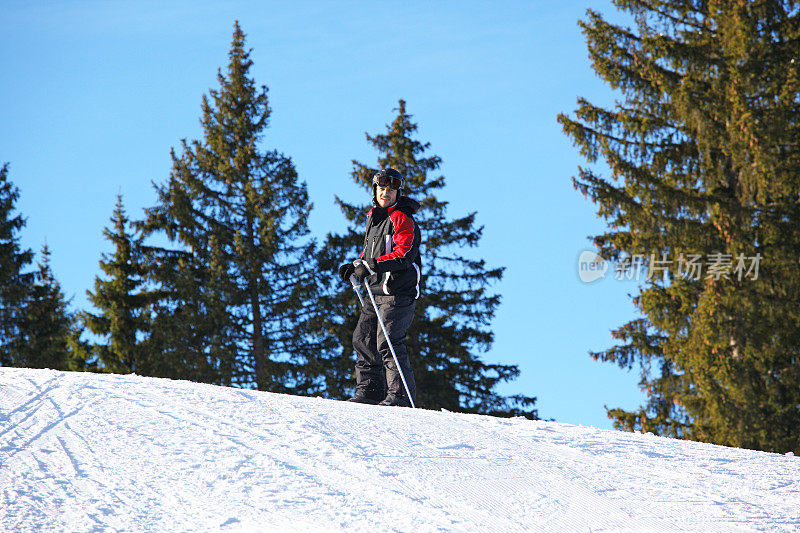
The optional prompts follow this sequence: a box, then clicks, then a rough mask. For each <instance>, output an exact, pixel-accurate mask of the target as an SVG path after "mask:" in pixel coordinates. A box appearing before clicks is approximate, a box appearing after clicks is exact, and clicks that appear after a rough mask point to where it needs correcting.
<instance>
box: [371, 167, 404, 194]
mask: <svg viewBox="0 0 800 533" xmlns="http://www.w3.org/2000/svg"><path fill="white" fill-rule="evenodd" d="M404 181H405V180H404V179H403V175H402V174H400V172H398V171H397V170H395V169H393V168H384V169H382V170H379V171H378V172H376V173H375V175H374V176H373V177H372V191H373V192H375V189H376V188H377V187H391V188H392V189H395V190H397V192H398V194H399V193H400V192H401V191H402V190H403V185H404Z"/></svg>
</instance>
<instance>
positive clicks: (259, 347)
mask: <svg viewBox="0 0 800 533" xmlns="http://www.w3.org/2000/svg"><path fill="white" fill-rule="evenodd" d="M250 53H251V51H250V50H246V49H245V34H244V33H243V32H242V30H241V28H240V27H239V24H238V22H237V23H236V24H235V27H234V33H233V43H232V46H231V50H230V52H229V54H228V57H229V63H228V69H227V73H226V74H223V73H222V71H220V72H219V74H218V81H219V89H218V90H211V91H210V92H209V95H210V98H209V97H206V96H204V97H203V103H202V112H203V114H202V119H201V124H202V126H203V132H204V137H203V139H202V140H200V141H192V142H188V143H187V142H186V141H184V142H183V145H182V153H181V154H180V155H176V154H175V153H174V151H173V153H172V158H173V168H172V172H171V174H170V177H169V180H168V182H167V183H166V184H164V185H158V186H156V191H157V194H158V205H156V206H155V207H153V208H151V209H148V210H147V216H146V220H145V221H144V224H143V225H142V228H143V229H144V232H145V233H144V234H145V236H149V235H154V234H162V235H165V236H166V237H167V238H168V239H169V240H170V241H171V242H172V243H173V247H172V248H170V249H167V248H163V247H162V248H157V247H149V248H146V250H148V251H149V257H150V260H149V266H148V270H149V272H151V273H152V276H153V281H154V282H155V283H156V284H157V285H158V287H159V288H160V290H161V291H162V292H161V298H160V301H159V304H158V305H157V306H156V307H155V310H154V312H155V318H154V323H153V333H152V335H151V339H150V340H149V342H150V343H151V344H152V349H157V348H160V349H161V350H163V354H164V357H165V358H167V359H169V360H171V361H173V363H174V365H175V366H176V367H179V368H182V369H183V370H185V371H188V372H190V373H191V377H193V378H194V379H201V380H205V381H211V382H214V383H220V384H231V385H241V386H256V387H258V388H259V389H261V390H271V391H285V392H294V393H301V394H302V393H310V392H313V390H314V388H315V387H316V385H315V379H314V377H313V376H312V375H309V374H308V371H307V368H308V359H309V358H310V357H313V354H314V350H313V347H312V346H311V345H310V344H309V343H308V341H307V339H308V336H307V335H306V333H305V326H304V323H305V318H306V316H307V315H308V313H309V309H308V308H307V307H308V306H309V305H310V304H309V302H310V299H309V294H310V293H312V292H313V290H314V279H313V276H312V274H313V272H312V268H311V267H312V263H311V258H313V256H314V251H313V242H311V240H310V239H309V238H308V233H309V231H308V227H307V217H308V213H309V212H310V210H311V204H310V202H309V199H308V193H307V190H306V185H305V183H303V182H300V181H299V179H298V176H297V172H296V170H295V168H294V165H293V164H292V162H291V160H290V159H289V158H288V157H286V156H284V155H282V154H280V153H278V152H277V151H275V150H271V151H262V150H260V149H259V143H260V142H261V140H262V138H263V136H264V132H265V130H266V128H267V127H268V125H269V117H270V114H271V109H270V107H269V105H268V99H267V87H266V86H261V87H260V88H259V87H257V86H256V84H255V82H254V80H253V79H252V78H251V77H250V68H251V66H252V64H253V62H252V60H251V59H250Z"/></svg>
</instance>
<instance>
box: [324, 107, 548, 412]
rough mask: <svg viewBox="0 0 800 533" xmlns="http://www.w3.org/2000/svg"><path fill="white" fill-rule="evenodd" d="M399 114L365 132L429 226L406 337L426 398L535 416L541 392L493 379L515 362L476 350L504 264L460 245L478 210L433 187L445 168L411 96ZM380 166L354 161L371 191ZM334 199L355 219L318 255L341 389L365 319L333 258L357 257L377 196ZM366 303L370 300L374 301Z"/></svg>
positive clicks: (333, 376)
mask: <svg viewBox="0 0 800 533" xmlns="http://www.w3.org/2000/svg"><path fill="white" fill-rule="evenodd" d="M396 111H397V112H398V114H397V117H396V118H395V120H394V121H393V122H392V124H391V125H389V126H387V132H386V133H384V134H379V135H375V136H372V135H369V134H367V141H368V142H369V143H370V144H372V145H373V146H374V147H375V148H376V149H377V150H378V152H379V154H380V155H379V156H378V161H377V163H378V167H379V168H387V167H392V168H395V169H397V170H399V171H400V172H401V173H402V174H403V175H404V176H405V178H406V190H405V191H404V194H407V195H408V196H411V197H412V198H414V199H416V200H417V201H419V202H420V204H421V208H420V210H419V211H418V212H417V213H416V214H415V215H414V219H415V221H416V222H417V224H418V225H419V226H420V228H421V231H422V245H421V250H420V253H421V256H422V261H423V280H424V287H423V290H422V294H421V297H420V298H419V300H417V305H416V309H415V317H414V321H413V323H412V325H411V327H410V329H409V331H408V336H407V340H406V346H407V347H408V350H409V353H410V355H411V365H412V369H413V371H414V376H415V379H416V382H417V390H418V399H417V400H418V401H417V403H418V404H419V405H420V406H421V407H426V408H431V409H440V408H445V409H449V410H459V411H468V412H477V413H486V414H496V415H515V414H524V415H526V416H529V417H531V418H535V417H536V411H535V410H532V409H530V407H532V406H533V405H534V402H535V398H529V397H525V396H522V395H518V396H513V397H509V398H506V397H502V396H500V395H499V394H497V392H495V390H494V389H495V386H496V385H497V384H499V383H501V382H503V381H507V380H510V379H512V378H514V377H516V376H517V375H518V374H519V370H518V368H517V367H516V366H515V365H502V364H487V363H485V362H483V361H481V359H480V357H479V354H480V353H481V352H485V351H487V350H488V349H489V348H490V347H491V344H492V342H493V334H492V332H491V330H489V329H488V327H489V325H490V323H491V320H492V318H493V316H494V312H495V309H496V308H497V306H498V305H499V303H500V297H499V296H497V295H495V294H491V293H490V292H489V289H488V287H489V285H490V284H491V282H493V281H496V280H499V279H501V277H502V274H503V268H487V267H486V263H485V261H484V260H482V259H470V258H468V257H466V256H465V255H462V253H461V249H462V248H465V247H466V248H470V247H472V248H474V247H476V246H477V245H478V243H479V241H480V238H481V233H482V231H483V228H482V227H476V226H475V219H476V213H474V212H473V213H470V214H468V215H466V216H464V217H461V218H456V219H449V218H447V215H446V208H447V202H445V201H441V200H439V199H438V198H437V197H436V195H435V193H436V192H437V191H438V190H440V189H443V188H444V186H445V179H444V177H443V176H437V177H431V176H430V174H431V173H433V172H435V171H436V170H437V169H438V168H439V166H440V164H441V159H440V158H439V157H438V156H435V155H429V156H426V155H425V152H426V151H427V150H428V148H429V146H430V143H422V142H420V141H418V140H416V139H415V138H414V133H415V132H416V130H417V125H416V124H415V123H413V122H411V115H409V114H408V113H407V112H406V106H405V102H404V101H403V100H400V102H399V108H398V109H397V110H396ZM376 170H377V169H374V168H371V167H368V166H366V165H363V164H361V163H359V162H357V161H354V162H353V171H352V179H353V181H354V182H355V183H357V184H359V185H360V186H361V187H362V188H363V189H364V191H365V195H364V200H367V199H369V198H371V194H372V192H371V191H372V176H373V175H374V173H375V172H376ZM336 202H337V204H338V205H339V207H340V208H341V209H342V212H343V213H344V216H345V218H346V219H347V221H348V222H349V228H348V230H347V232H346V233H345V234H342V235H338V234H329V235H328V237H327V240H326V243H325V246H324V248H323V250H322V252H321V255H320V262H321V270H328V271H331V272H333V274H332V275H330V276H328V278H327V281H328V285H327V286H326V287H325V291H326V296H325V297H324V298H323V299H322V300H321V306H320V307H321V309H323V310H324V312H323V318H324V320H322V321H321V322H320V324H319V325H320V330H321V331H322V337H323V338H322V340H321V341H320V342H321V343H322V344H323V346H324V350H321V353H323V354H325V355H324V356H323V357H321V358H320V360H319V361H318V363H319V365H320V367H319V369H318V371H319V372H320V373H321V374H322V375H324V377H325V394H327V395H329V396H331V397H337V398H341V397H343V396H345V395H346V393H347V392H350V391H352V387H353V386H354V381H353V355H352V354H353V348H352V332H353V328H354V327H355V324H356V322H357V321H358V315H359V313H360V304H359V303H358V300H357V299H356V297H355V295H354V294H353V290H352V288H350V287H349V285H347V284H343V283H342V282H341V281H340V280H339V279H338V277H337V276H336V275H335V271H336V267H337V266H338V265H339V264H340V263H342V262H344V261H346V260H353V259H355V258H356V257H358V254H359V253H360V252H361V247H362V246H363V238H364V237H363V236H364V230H365V228H364V221H365V218H366V214H367V211H368V210H369V207H370V205H366V204H351V203H347V202H345V201H344V200H342V199H340V198H338V197H337V198H336ZM367 305H369V302H367Z"/></svg>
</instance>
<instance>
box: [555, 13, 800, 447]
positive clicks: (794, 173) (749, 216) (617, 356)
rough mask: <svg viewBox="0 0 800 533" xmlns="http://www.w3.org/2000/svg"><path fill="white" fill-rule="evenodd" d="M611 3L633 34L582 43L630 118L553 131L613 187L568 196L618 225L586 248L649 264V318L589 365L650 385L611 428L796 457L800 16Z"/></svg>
mask: <svg viewBox="0 0 800 533" xmlns="http://www.w3.org/2000/svg"><path fill="white" fill-rule="evenodd" d="M614 3H615V4H616V6H617V7H618V8H619V9H621V10H622V11H624V12H626V13H628V14H630V15H631V16H632V19H633V20H634V21H635V27H633V28H629V27H623V26H621V25H616V24H612V23H609V22H608V21H607V20H605V19H604V18H603V17H602V16H601V15H600V14H598V13H596V12H594V11H589V12H588V15H587V19H586V20H585V21H583V22H582V23H581V26H582V28H583V31H584V33H585V35H586V37H587V41H588V48H589V54H590V57H591V59H592V62H593V66H594V69H595V71H596V72H597V74H598V75H599V76H600V77H601V78H602V79H604V80H605V81H606V82H608V83H609V85H610V86H611V87H612V88H614V89H618V90H620V91H621V95H622V100H621V101H620V102H618V103H617V105H616V107H615V108H614V109H606V108H602V107H599V106H596V105H593V104H591V103H590V102H588V101H586V100H584V99H579V104H578V109H577V111H576V114H575V117H574V118H571V117H568V116H565V115H561V116H560V117H559V120H560V122H561V123H562V125H563V127H564V130H565V131H566V133H567V134H568V135H569V136H570V137H571V138H572V139H573V140H574V141H575V143H576V144H577V145H578V146H579V147H580V150H581V153H582V154H583V155H584V156H585V157H586V158H587V159H588V160H589V162H590V163H594V162H596V161H598V160H599V159H601V158H602V159H603V160H604V161H605V163H606V164H607V165H608V167H609V168H610V171H611V177H610V179H609V178H607V177H603V176H602V173H601V172H602V171H601V170H600V169H597V168H592V169H587V168H581V169H580V175H579V177H578V178H574V179H573V183H574V185H575V187H576V188H577V189H578V190H579V191H580V192H582V193H583V194H584V195H588V196H589V197H590V198H591V199H592V201H593V202H595V203H596V204H597V205H598V214H599V215H600V216H602V217H604V218H605V219H606V220H607V221H608V226H609V230H608V232H606V233H604V234H602V235H597V236H595V237H594V238H593V239H594V243H595V245H596V246H597V247H598V249H599V250H600V253H601V255H602V257H604V258H605V259H610V260H615V261H627V260H628V259H629V258H630V257H633V256H635V255H637V254H640V255H641V256H643V257H645V258H646V261H645V263H646V264H647V267H648V269H649V273H650V274H652V273H654V272H656V271H657V272H658V275H655V276H653V275H651V276H649V277H648V279H647V280H646V281H645V282H644V283H643V285H641V286H640V287H639V293H638V294H636V295H635V296H634V298H633V301H634V303H635V305H636V306H637V307H638V309H639V311H640V312H641V314H642V316H641V317H640V318H636V319H635V320H632V321H631V322H629V323H627V324H625V325H623V326H621V327H620V328H619V329H617V330H615V331H614V332H613V335H614V336H615V337H616V338H617V339H619V340H620V341H622V343H621V344H620V345H618V346H615V347H613V348H611V349H609V350H606V351H604V352H598V353H593V354H592V355H593V356H594V357H595V358H597V359H600V360H602V361H608V362H612V363H616V364H618V365H620V366H622V367H627V368H631V367H633V366H634V365H636V364H637V363H638V364H640V365H641V368H642V382H641V383H642V387H643V389H644V390H645V391H646V392H647V395H648V403H647V405H646V406H642V407H641V408H640V409H638V410H635V411H625V410H622V409H613V410H611V411H610V412H609V416H610V417H611V418H613V419H614V421H615V425H616V426H617V427H619V428H625V429H629V430H642V431H652V432H654V433H657V434H662V435H671V436H676V437H683V438H691V439H698V440H703V441H710V442H716V443H719V444H726V445H732V446H742V447H748V448H758V449H762V450H771V451H780V452H785V451H787V450H793V451H794V452H795V453H798V452H800V409H798V407H797V406H798V405H800V361H799V360H798V356H800V307H798V305H797V302H798V301H800V300H799V299H800V269H798V265H797V261H798V250H800V203H799V202H798V198H799V197H800V142H799V141H800V70H798V68H800V58H798V53H797V51H798V49H799V48H798V46H799V45H798V41H799V40H800V4H798V2H794V1H779V0H765V1H759V2H731V1H724V0H704V1H686V0H663V1H661V0H660V1H655V0H615V2H614ZM650 254H653V255H652V256H651V255H650ZM698 258H699V265H700V267H701V269H702V270H698V269H697V268H695V266H696V265H698V261H697V260H698ZM693 263H694V264H693ZM665 265H666V266H667V268H665V269H664V268H662V267H664V266H665ZM703 267H705V268H703ZM754 267H758V272H757V274H756V271H755V268H754ZM698 274H699V275H698ZM743 274H744V275H743Z"/></svg>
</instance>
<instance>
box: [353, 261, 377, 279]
mask: <svg viewBox="0 0 800 533" xmlns="http://www.w3.org/2000/svg"><path fill="white" fill-rule="evenodd" d="M374 273H375V260H374V259H362V260H361V261H359V262H358V264H357V265H356V268H355V270H353V275H354V276H355V277H356V280H357V281H358V282H359V283H361V282H363V281H364V278H366V277H368V276H371V275H372V274H374Z"/></svg>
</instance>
